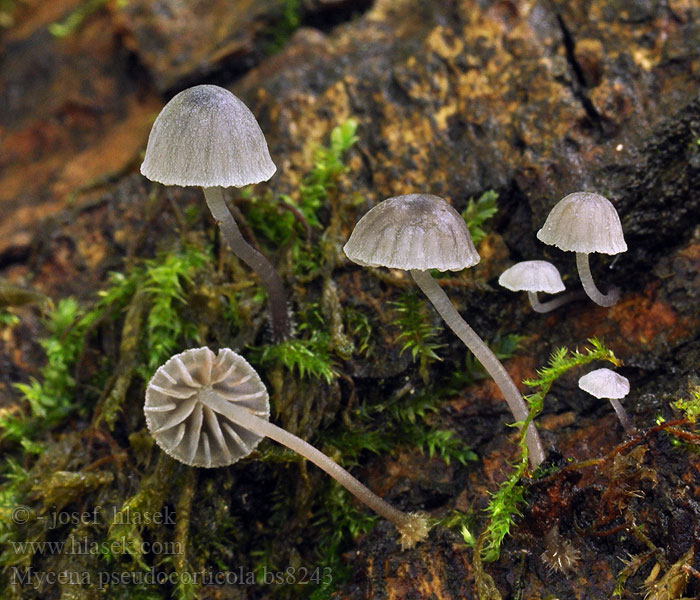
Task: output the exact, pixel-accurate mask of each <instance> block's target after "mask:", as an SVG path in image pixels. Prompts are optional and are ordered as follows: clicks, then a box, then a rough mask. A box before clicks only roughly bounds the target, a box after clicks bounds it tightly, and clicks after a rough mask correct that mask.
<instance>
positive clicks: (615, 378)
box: [578, 368, 630, 400]
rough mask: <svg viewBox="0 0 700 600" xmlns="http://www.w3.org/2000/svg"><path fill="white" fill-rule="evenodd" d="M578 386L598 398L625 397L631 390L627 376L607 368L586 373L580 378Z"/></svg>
mask: <svg viewBox="0 0 700 600" xmlns="http://www.w3.org/2000/svg"><path fill="white" fill-rule="evenodd" d="M578 387H580V388H581V389H582V390H583V391H584V392H588V393H589V394H590V395H591V396H595V397H596V398H608V399H613V400H619V399H620V398H624V397H625V396H626V395H627V394H629V392H630V382H629V379H627V377H623V376H622V375H618V374H617V373H615V371H611V370H610V369H605V368H603V369H596V370H595V371H591V372H590V373H586V374H585V375H584V376H583V377H581V378H580V379H579V380H578Z"/></svg>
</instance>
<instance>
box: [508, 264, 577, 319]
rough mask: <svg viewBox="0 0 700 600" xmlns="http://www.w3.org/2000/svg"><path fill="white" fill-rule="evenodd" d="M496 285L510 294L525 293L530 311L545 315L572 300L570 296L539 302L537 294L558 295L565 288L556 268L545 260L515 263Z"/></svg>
mask: <svg viewBox="0 0 700 600" xmlns="http://www.w3.org/2000/svg"><path fill="white" fill-rule="evenodd" d="M498 284H499V285H501V286H502V287H504V288H506V289H507V290H510V291H511V292H527V297H528V300H529V301H530V306H532V310H534V311H535V312H538V313H547V312H550V311H552V310H554V309H555V308H558V307H559V306H561V305H562V304H566V303H567V302H569V301H570V300H571V299H572V295H571V294H565V295H563V296H558V297H557V298H552V299H551V300H549V301H547V302H540V301H539V298H538V297H537V293H538V292H544V293H546V294H558V293H560V292H563V291H564V290H565V289H566V288H565V287H564V282H563V281H562V280H561V275H559V271H558V270H557V268H556V267H555V266H554V265H553V264H552V263H550V262H547V261H546V260H526V261H523V262H519V263H515V264H514V265H513V266H512V267H510V268H508V269H506V270H505V271H503V273H501V276H500V277H499V278H498Z"/></svg>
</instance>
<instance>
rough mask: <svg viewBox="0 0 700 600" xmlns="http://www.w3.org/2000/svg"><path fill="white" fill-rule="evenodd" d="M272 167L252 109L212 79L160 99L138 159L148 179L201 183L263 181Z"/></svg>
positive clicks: (235, 184)
mask: <svg viewBox="0 0 700 600" xmlns="http://www.w3.org/2000/svg"><path fill="white" fill-rule="evenodd" d="M276 170H277V167H275V165H274V163H273V162H272V159H271V158H270V152H269V151H268V149H267V142H266V141H265V136H264V135H263V132H262V130H261V129H260V125H258V122H257V121H256V120H255V117H254V116H253V113H252V112H250V110H249V109H248V107H247V106H246V105H245V104H243V102H242V101H241V100H239V99H238V98H237V97H236V96H234V95H233V94H232V93H231V92H229V91H228V90H225V89H224V88H221V87H219V86H216V85H197V86H195V87H191V88H188V89H186V90H184V91H182V92H180V93H179V94H177V95H176V96H175V97H174V98H173V99H172V100H171V101H170V102H168V103H167V104H166V105H165V107H164V108H163V110H161V111H160V114H159V115H158V117H156V120H155V123H153V128H152V129H151V133H150V135H149V136H148V145H147V146H146V156H145V158H144V160H143V164H142V165H141V174H142V175H144V176H145V177H147V178H148V179H150V180H151V181H158V182H159V183H163V184H165V185H182V186H188V185H196V186H201V187H205V188H206V187H216V186H219V187H242V186H245V185H249V184H251V183H258V182H260V181H266V180H268V179H270V177H272V175H273V174H274V173H275V171H276Z"/></svg>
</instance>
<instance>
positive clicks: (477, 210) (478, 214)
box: [462, 190, 498, 246]
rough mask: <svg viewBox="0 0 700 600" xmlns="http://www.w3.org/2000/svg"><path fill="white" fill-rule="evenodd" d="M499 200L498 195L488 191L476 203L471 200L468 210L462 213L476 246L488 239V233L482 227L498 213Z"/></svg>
mask: <svg viewBox="0 0 700 600" xmlns="http://www.w3.org/2000/svg"><path fill="white" fill-rule="evenodd" d="M497 200H498V194H497V193H496V192H494V191H493V190H487V191H485V192H484V193H483V194H481V196H479V198H478V200H476V201H475V200H474V199H473V198H469V202H468V203H467V208H465V209H464V210H463V211H462V218H463V219H464V222H465V223H466V224H467V227H468V229H469V233H470V234H471V236H472V240H473V241H474V244H475V245H476V246H478V245H479V244H480V243H481V241H482V240H483V239H484V238H485V237H486V232H485V231H484V230H483V229H482V228H481V226H482V225H483V224H484V223H485V222H486V221H488V220H489V219H490V218H491V217H493V216H494V215H495V214H496V213H497V212H498V204H497Z"/></svg>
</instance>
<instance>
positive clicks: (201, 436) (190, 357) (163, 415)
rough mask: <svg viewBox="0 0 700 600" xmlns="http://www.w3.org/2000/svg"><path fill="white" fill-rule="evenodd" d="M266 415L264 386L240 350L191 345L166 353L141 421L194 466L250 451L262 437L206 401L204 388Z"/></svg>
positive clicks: (216, 463)
mask: <svg viewBox="0 0 700 600" xmlns="http://www.w3.org/2000/svg"><path fill="white" fill-rule="evenodd" d="M212 392H213V393H215V394H217V395H218V396H219V397H220V398H223V399H224V400H225V401H227V402H232V403H235V404H237V405H238V406H240V407H242V408H245V409H247V410H249V411H250V412H251V413H253V414H254V415H256V416H258V417H260V418H263V419H266V420H269V418H270V403H269V398H268V395H267V389H266V388H265V385H264V384H263V382H262V381H261V380H260V377H259V376H258V374H257V372H256V371H255V369H253V367H251V366H250V364H248V362H247V361H246V360H245V359H244V358H243V357H242V356H240V355H238V354H236V353H235V352H233V350H229V349H228V348H223V349H221V350H219V354H218V355H215V354H214V353H213V352H212V351H211V350H210V349H209V348H193V349H191V350H186V351H185V352H182V353H181V354H177V355H175V356H173V357H172V358H170V360H168V362H166V363H165V364H164V365H163V366H162V367H160V368H159V369H158V370H157V371H156V373H155V375H154V376H153V378H152V379H151V381H150V382H149V383H148V387H147V388H146V404H145V406H144V412H145V413H146V424H147V425H148V430H149V431H150V432H151V435H152V436H153V437H154V439H155V440H156V443H157V444H158V445H159V446H160V447H161V448H162V449H163V451H164V452H165V453H167V454H169V455H170V456H172V457H173V458H175V459H177V460H179V461H180V462H183V463H185V464H187V465H191V466H194V467H224V466H226V465H230V464H232V463H234V462H236V461H237V460H239V459H240V458H243V457H244V456H247V455H248V454H250V453H251V452H252V451H253V450H254V449H255V447H256V446H257V445H258V443H259V442H260V440H261V439H262V438H261V437H260V436H259V435H256V434H254V433H251V432H250V431H248V430H247V429H244V428H242V427H241V426H240V425H237V424H236V423H234V422H233V421H231V420H229V419H228V418H227V417H225V416H224V415H222V414H220V413H218V412H217V411H216V410H215V409H213V408H211V406H209V404H208V403H207V394H211V393H212Z"/></svg>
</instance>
